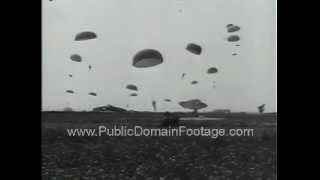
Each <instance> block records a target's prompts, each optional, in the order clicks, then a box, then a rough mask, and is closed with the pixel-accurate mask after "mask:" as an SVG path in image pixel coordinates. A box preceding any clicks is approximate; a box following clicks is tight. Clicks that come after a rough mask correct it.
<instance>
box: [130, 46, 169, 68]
mask: <svg viewBox="0 0 320 180" xmlns="http://www.w3.org/2000/svg"><path fill="white" fill-rule="evenodd" d="M162 62H163V58H162V55H161V53H160V52H159V51H157V50H154V49H145V50H141V51H139V52H138V53H137V54H136V55H135V56H134V58H133V63H132V65H133V66H134V67H136V68H147V67H153V66H156V65H159V64H161V63H162Z"/></svg>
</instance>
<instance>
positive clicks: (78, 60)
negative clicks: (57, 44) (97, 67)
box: [70, 54, 82, 62]
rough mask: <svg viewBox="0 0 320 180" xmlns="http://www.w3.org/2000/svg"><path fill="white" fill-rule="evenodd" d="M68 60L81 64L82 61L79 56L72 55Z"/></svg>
mask: <svg viewBox="0 0 320 180" xmlns="http://www.w3.org/2000/svg"><path fill="white" fill-rule="evenodd" d="M70 59H71V60H72V61H75V62H81V61H82V58H81V56H80V55H79V54H73V55H71V56H70Z"/></svg>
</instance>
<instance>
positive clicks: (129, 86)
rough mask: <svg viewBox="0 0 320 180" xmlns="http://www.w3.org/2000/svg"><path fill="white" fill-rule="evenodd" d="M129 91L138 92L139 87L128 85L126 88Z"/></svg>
mask: <svg viewBox="0 0 320 180" xmlns="http://www.w3.org/2000/svg"><path fill="white" fill-rule="evenodd" d="M126 88H127V89H130V90H133V91H138V87H137V86H135V85H133V84H128V85H127V86H126Z"/></svg>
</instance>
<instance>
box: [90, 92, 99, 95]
mask: <svg viewBox="0 0 320 180" xmlns="http://www.w3.org/2000/svg"><path fill="white" fill-rule="evenodd" d="M89 95H91V96H97V93H94V92H90V93H89Z"/></svg>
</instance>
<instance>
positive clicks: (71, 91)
mask: <svg viewBox="0 0 320 180" xmlns="http://www.w3.org/2000/svg"><path fill="white" fill-rule="evenodd" d="M66 92H67V93H70V94H74V91H73V90H66Z"/></svg>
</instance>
